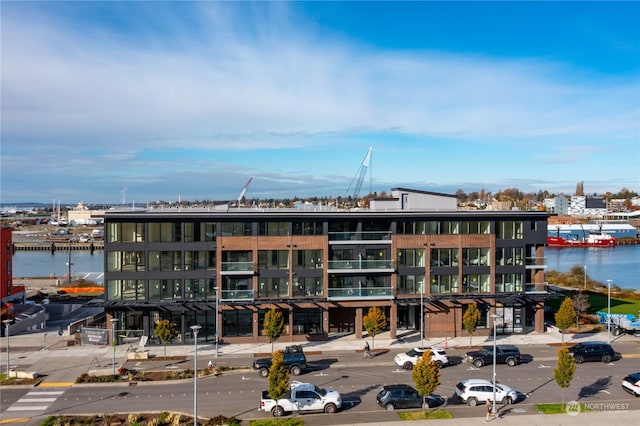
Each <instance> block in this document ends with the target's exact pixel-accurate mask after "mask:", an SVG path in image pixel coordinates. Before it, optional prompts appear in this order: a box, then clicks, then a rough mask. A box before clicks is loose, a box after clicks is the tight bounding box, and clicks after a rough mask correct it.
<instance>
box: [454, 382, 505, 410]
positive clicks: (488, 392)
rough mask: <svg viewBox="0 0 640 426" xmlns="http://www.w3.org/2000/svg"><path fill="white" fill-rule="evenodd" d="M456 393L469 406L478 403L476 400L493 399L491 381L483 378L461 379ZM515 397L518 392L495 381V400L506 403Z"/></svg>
mask: <svg viewBox="0 0 640 426" xmlns="http://www.w3.org/2000/svg"><path fill="white" fill-rule="evenodd" d="M456 395H457V396H458V398H459V399H460V401H462V402H464V403H466V404H467V405H469V406H471V407H474V406H476V405H478V402H486V401H487V400H489V401H493V383H491V382H490V381H489V380H485V379H467V380H461V381H460V382H458V384H457V385H456ZM517 399H518V393H517V392H516V391H515V390H513V389H512V388H510V387H509V386H507V385H502V384H499V383H496V402H499V403H501V404H505V405H508V404H511V403H512V402H514V401H516V400H517Z"/></svg>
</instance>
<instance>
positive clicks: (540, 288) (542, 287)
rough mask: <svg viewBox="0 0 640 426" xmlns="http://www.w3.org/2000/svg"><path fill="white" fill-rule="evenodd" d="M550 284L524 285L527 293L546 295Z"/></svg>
mask: <svg viewBox="0 0 640 426" xmlns="http://www.w3.org/2000/svg"><path fill="white" fill-rule="evenodd" d="M548 285H549V283H547V282H544V283H527V284H525V285H524V291H525V293H546V292H547V286H548Z"/></svg>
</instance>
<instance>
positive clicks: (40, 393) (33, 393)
mask: <svg viewBox="0 0 640 426" xmlns="http://www.w3.org/2000/svg"><path fill="white" fill-rule="evenodd" d="M63 393H64V391H51V392H46V391H45V392H41V391H31V392H28V395H62V394H63Z"/></svg>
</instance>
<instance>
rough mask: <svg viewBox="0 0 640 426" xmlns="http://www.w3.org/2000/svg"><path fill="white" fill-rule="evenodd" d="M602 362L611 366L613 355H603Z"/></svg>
mask: <svg viewBox="0 0 640 426" xmlns="http://www.w3.org/2000/svg"><path fill="white" fill-rule="evenodd" d="M602 362H604V363H605V364H609V363H610V362H611V355H602Z"/></svg>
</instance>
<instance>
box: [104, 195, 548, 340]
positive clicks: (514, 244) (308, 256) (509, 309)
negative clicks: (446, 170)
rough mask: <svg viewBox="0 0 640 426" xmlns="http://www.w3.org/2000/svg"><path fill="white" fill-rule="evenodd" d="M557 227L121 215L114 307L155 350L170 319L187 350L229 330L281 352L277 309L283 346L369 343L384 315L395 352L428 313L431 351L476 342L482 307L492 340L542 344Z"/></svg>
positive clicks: (452, 215)
mask: <svg viewBox="0 0 640 426" xmlns="http://www.w3.org/2000/svg"><path fill="white" fill-rule="evenodd" d="M418 195H419V194H418ZM431 195H433V194H431ZM413 196H414V198H415V197H416V194H415V193H414V194H413ZM443 200H444V199H443ZM449 202H450V201H449V200H448V199H446V203H449ZM382 204H387V203H382ZM414 204H419V203H417V202H414ZM547 219H548V213H544V212H521V211H491V212H485V211H477V212H473V211H456V210H451V209H445V210H443V211H439V210H438V209H433V210H429V211H426V210H424V211H421V210H403V209H402V208H399V209H391V211H388V210H377V209H374V210H359V211H328V210H325V209H317V210H305V209H299V210H294V209H273V210H264V209H260V210H259V209H255V210H254V209H229V210H228V211H217V210H214V211H207V210H204V209H199V210H197V209H181V210H180V211H179V210H177V209H176V210H162V211H153V210H151V211H147V210H144V211H143V210H138V211H114V212H107V213H106V214H105V217H104V221H105V286H106V289H105V300H104V306H105V308H106V312H107V315H108V316H109V317H111V318H117V319H118V320H119V323H118V324H119V325H118V327H119V328H120V329H128V330H141V332H142V334H144V335H147V336H150V338H151V341H152V342H153V329H154V324H155V321H156V320H158V319H169V320H171V321H173V322H175V323H176V324H177V325H178V328H179V330H180V333H181V335H180V337H179V338H178V340H179V341H181V342H187V341H189V339H190V338H191V333H190V332H189V331H190V330H189V327H190V326H191V325H194V324H198V325H201V326H202V327H203V329H202V330H201V332H200V334H199V337H200V338H201V339H203V340H206V341H214V340H215V335H216V329H217V330H218V337H219V340H220V341H222V342H231V343H233V342H236V343H238V342H243V343H244V342H267V341H268V338H267V337H266V336H265V335H264V332H263V321H264V316H265V312H266V311H267V310H268V309H270V308H271V307H272V306H275V307H277V308H278V309H279V310H281V312H282V313H283V314H284V318H285V335H284V336H283V337H282V338H281V341H308V340H324V339H327V338H328V337H329V336H330V335H335V334H339V333H342V334H345V333H352V334H354V335H355V336H356V337H361V336H362V334H363V327H362V318H363V316H364V315H366V313H367V311H368V309H369V308H371V307H373V306H377V307H379V308H381V309H383V311H384V312H385V314H386V316H387V322H388V327H389V332H390V335H391V337H392V338H395V337H396V336H397V335H398V333H399V332H402V331H403V330H418V329H419V327H420V315H421V310H422V315H424V324H425V325H424V330H425V334H426V336H427V337H436V336H439V337H454V336H461V335H466V332H464V331H463V326H462V317H463V315H464V312H465V311H466V309H467V307H468V306H469V305H470V304H471V303H477V305H478V307H479V308H480V311H481V313H482V316H481V320H480V326H479V329H478V331H477V333H478V334H483V333H484V334H488V333H489V332H490V330H491V328H490V327H492V326H493V324H494V323H493V320H494V318H493V317H491V315H493V314H495V315H498V318H495V321H496V322H495V324H496V327H497V330H498V332H500V333H522V332H527V331H532V330H535V331H540V332H541V331H543V330H544V317H543V311H544V309H543V308H544V300H545V298H546V296H547V291H546V285H545V268H546V262H545V258H544V246H545V244H546V240H547ZM421 308H422V309H421ZM216 320H219V322H218V327H217V328H216Z"/></svg>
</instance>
